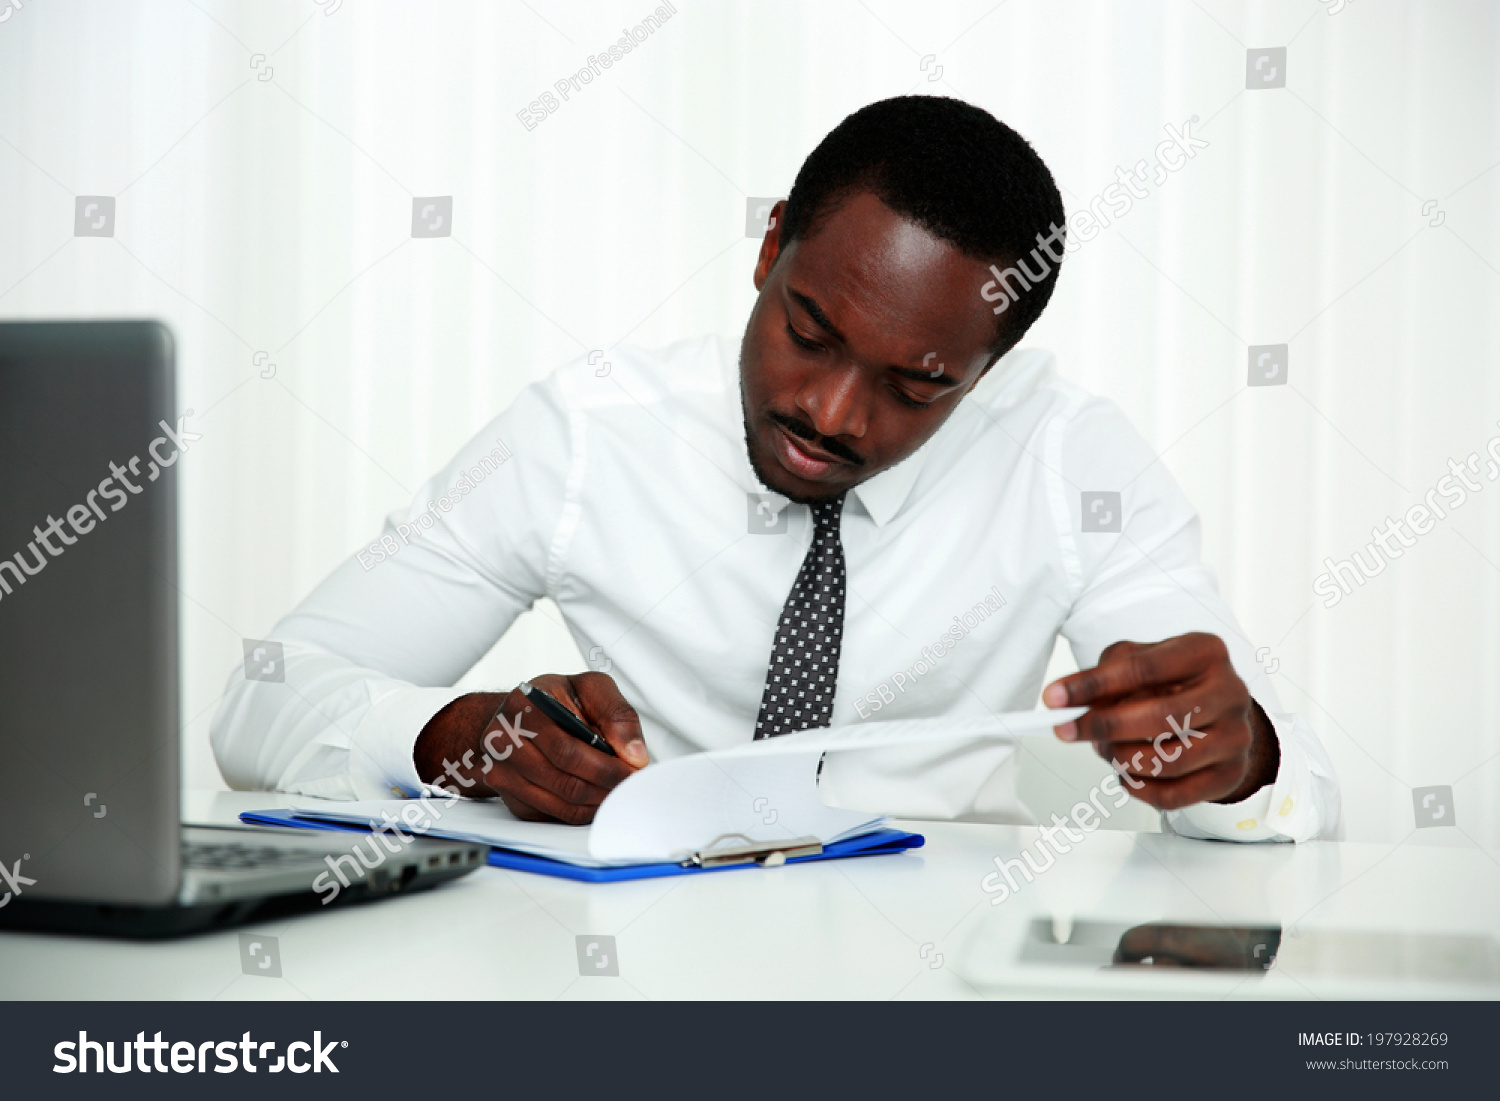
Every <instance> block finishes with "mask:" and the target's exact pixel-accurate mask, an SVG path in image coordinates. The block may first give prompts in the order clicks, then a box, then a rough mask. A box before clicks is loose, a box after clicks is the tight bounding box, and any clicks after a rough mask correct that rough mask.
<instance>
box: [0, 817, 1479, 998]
mask: <svg viewBox="0 0 1500 1101" xmlns="http://www.w3.org/2000/svg"><path fill="white" fill-rule="evenodd" d="M293 802H296V800H294V799H293V800H289V799H287V798H286V797H279V796H274V795H272V796H268V795H265V794H244V793H235V794H227V793H219V794H217V795H211V794H205V795H201V796H198V797H196V798H193V799H190V800H189V802H188V808H187V816H188V817H189V818H190V819H191V820H194V821H218V822H224V821H234V820H235V815H236V814H237V813H238V812H239V811H240V810H247V809H255V808H265V807H270V806H276V805H289V804H290V803H293ZM905 825H906V826H907V828H911V829H914V830H916V831H918V832H920V833H923V834H925V835H926V837H927V847H926V848H924V849H920V850H918V851H916V852H915V853H909V854H905V855H900V856H882V857H872V858H864V859H851V860H837V861H827V862H821V863H814V864H808V865H801V866H796V865H793V866H789V867H783V868H776V869H761V868H751V869H743V870H735V871H724V872H715V873H712V874H704V875H695V876H682V877H675V878H671V879H655V880H642V881H636V882H629V883H615V884H583V883H575V882H571V881H566V880H559V879H551V878H546V877H543V876H535V875H525V874H521V873H517V872H508V871H500V870H497V869H493V868H484V869H481V870H480V871H478V872H476V873H475V874H473V875H470V876H467V877H465V878H464V879H462V880H459V881H457V882H456V883H453V884H450V885H448V886H445V887H441V888H438V889H437V890H434V891H429V892H425V893H419V894H416V895H412V896H410V897H397V898H393V899H389V900H386V901H381V902H377V903H374V904H371V905H363V906H354V907H349V908H343V909H335V910H332V911H328V912H320V913H314V914H308V915H305V916H299V917H296V918H292V919H288V920H283V921H278V922H272V923H270V924H268V925H263V926H262V925H257V926H251V927H249V930H248V931H254V932H256V933H260V934H265V935H269V936H274V937H276V938H277V939H278V946H279V950H280V956H281V965H282V973H283V977H282V978H280V979H268V978H261V977H259V976H251V975H246V974H244V973H243V972H242V970H241V965H240V955H239V941H238V938H237V936H236V931H229V932H224V933H213V934H208V935H204V936H198V937H191V938H187V939H185V940H179V941H171V942H161V943H130V942H124V941H106V940H95V939H88V938H80V937H60V936H48V935H39V934H24V933H5V934H0V997H5V998H146V999H155V998H169V999H170V998H187V999H215V998H222V999H278V998H293V999H302V998H311V999H326V998H359V999H380V1000H398V999H410V998H526V999H533V998H536V999H551V998H583V999H617V998H618V999H629V998H652V999H663V998H713V999H752V998H881V999H884V998H980V997H1026V998H1038V997H1041V998H1045V997H1057V996H1061V997H1077V996H1084V997H1131V998H1136V997H1157V996H1159V997H1173V998H1180V997H1193V998H1197V997H1208V998H1221V997H1229V998H1313V997H1317V998H1336V997H1356V998H1358V997H1373V998H1405V997H1423V998H1476V997H1477V998H1495V997H1500V962H1497V961H1500V955H1497V953H1500V945H1497V943H1496V938H1497V934H1500V864H1497V863H1496V862H1495V860H1494V859H1493V858H1492V857H1491V856H1490V855H1489V854H1487V853H1485V852H1482V851H1479V850H1474V849H1451V848H1434V847H1429V846H1425V845H1423V844H1421V839H1420V837H1417V838H1415V839H1408V841H1407V842H1405V843H1403V844H1400V845H1377V844H1354V843H1333V842H1320V843H1313V844H1309V845H1302V846H1296V847H1293V846H1289V845H1276V846H1269V845H1268V846H1259V845H1232V844H1222V843H1213V842H1202V841H1188V840H1183V839H1181V838H1176V837H1171V836H1164V835H1160V834H1129V833H1111V832H1104V831H1100V832H1097V833H1094V834H1091V835H1089V836H1087V837H1086V839H1085V840H1084V841H1083V842H1082V843H1081V844H1079V845H1077V846H1075V847H1074V848H1073V850H1072V851H1071V852H1069V853H1067V854H1065V855H1062V856H1059V857H1058V858H1057V861H1056V864H1055V865H1054V866H1053V867H1052V868H1051V869H1049V870H1047V871H1045V872H1044V873H1042V874H1041V875H1040V876H1038V877H1037V879H1036V881H1035V882H1034V883H1032V884H1030V885H1025V884H1023V885H1022V888H1021V890H1020V891H1019V892H1018V893H1017V894H1015V895H1014V896H1012V897H1011V898H1010V899H1009V900H1008V901H1006V902H1005V903H1004V904H1002V905H1000V906H992V905H991V904H990V898H991V897H992V896H989V895H986V894H985V893H984V891H983V890H982V889H981V886H980V884H981V881H982V880H983V878H984V877H985V876H986V875H988V874H989V873H990V872H991V871H993V870H994V863H993V858H994V857H995V856H997V855H998V856H1003V857H1007V858H1008V857H1014V856H1017V855H1019V854H1020V852H1021V850H1022V849H1023V848H1024V847H1027V846H1030V845H1031V844H1032V843H1033V842H1034V841H1035V839H1036V838H1037V835H1038V831H1037V830H1035V829H1032V828H1027V827H1016V826H981V825H959V824H949V823H943V824H936V823H908V824H905ZM1037 917H1042V918H1045V919H1048V921H1049V925H1050V924H1051V923H1053V922H1055V923H1056V924H1057V925H1058V926H1059V927H1060V928H1059V931H1060V932H1064V933H1065V932H1066V926H1067V923H1068V921H1069V920H1070V919H1075V920H1076V921H1078V922H1082V921H1083V920H1085V919H1090V918H1092V919H1101V920H1105V921H1115V922H1122V923H1126V924H1131V925H1133V924H1138V923H1144V922H1152V921H1172V922H1180V923H1204V924H1210V923H1213V924H1231V925H1273V926H1274V925H1282V926H1284V927H1285V929H1286V931H1285V934H1284V936H1283V940H1282V952H1281V956H1280V958H1279V959H1278V961H1277V966H1276V967H1275V968H1273V969H1272V970H1271V971H1270V972H1267V973H1263V974H1262V973H1247V972H1243V971H1238V972H1208V971H1182V970H1162V969H1157V968H1152V967H1131V968H1110V969H1101V968H1100V967H1099V966H1098V964H1097V962H1096V963H1094V964H1091V965H1052V964H1035V963H1023V962H1020V960H1019V958H1018V957H1019V955H1020V951H1021V947H1022V943H1023V939H1024V937H1025V933H1026V929H1027V927H1028V925H1029V924H1030V923H1031V922H1032V920H1033V919H1034V918H1037ZM241 931H246V930H241ZM1329 931H1339V932H1341V933H1365V934H1387V933H1388V934H1406V935H1408V937H1407V939H1401V938H1399V937H1398V938H1396V939H1394V940H1391V941H1389V942H1384V941H1382V940H1381V938H1380V937H1378V936H1377V937H1374V938H1370V937H1363V938H1361V937H1343V938H1339V939H1332V938H1330V937H1328V936H1325V934H1327V933H1328V932H1329ZM600 934H603V935H610V936H613V937H615V938H616V942H617V952H618V958H619V967H620V975H619V977H618V978H609V977H598V976H594V975H590V976H587V977H584V976H580V974H579V968H578V962H577V956H576V951H575V937H576V936H578V935H600ZM1411 935H1420V937H1421V938H1423V939H1421V940H1413V939H1410V937H1411ZM1476 936H1478V937H1483V938H1486V939H1487V940H1486V942H1485V943H1481V944H1476V942H1474V941H1472V940H1469V941H1466V940H1462V939H1456V938H1468V937H1476ZM1486 944H1487V946H1486ZM1309 945H1311V946H1316V947H1314V948H1312V949H1308V950H1304V949H1305V946H1309ZM1341 945H1342V948H1340V946H1341Z"/></svg>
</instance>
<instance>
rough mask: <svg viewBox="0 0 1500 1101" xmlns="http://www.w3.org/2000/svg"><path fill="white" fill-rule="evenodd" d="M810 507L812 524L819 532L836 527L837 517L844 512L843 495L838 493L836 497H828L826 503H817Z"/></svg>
mask: <svg viewBox="0 0 1500 1101" xmlns="http://www.w3.org/2000/svg"><path fill="white" fill-rule="evenodd" d="M811 507H812V514H813V524H814V525H815V526H816V527H817V530H819V531H826V530H827V529H829V528H831V527H837V526H838V522H839V517H840V516H841V515H843V512H844V495H843V494H842V493H840V494H839V495H838V496H837V497H830V498H828V500H826V501H819V502H817V503H816V504H814V505H813V506H811Z"/></svg>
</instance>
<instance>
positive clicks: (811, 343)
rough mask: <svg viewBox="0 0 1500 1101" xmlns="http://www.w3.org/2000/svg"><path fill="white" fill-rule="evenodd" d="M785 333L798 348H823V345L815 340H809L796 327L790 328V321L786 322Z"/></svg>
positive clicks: (812, 350) (815, 350) (810, 350)
mask: <svg viewBox="0 0 1500 1101" xmlns="http://www.w3.org/2000/svg"><path fill="white" fill-rule="evenodd" d="M786 335H787V336H789V337H791V338H792V343H793V344H795V345H797V347H799V348H806V349H807V350H808V351H809V352H820V351H822V350H823V345H821V344H819V343H818V342H817V341H816V340H809V339H807V337H805V336H803V335H802V334H801V333H799V332H798V331H797V330H796V329H794V328H792V323H791V322H790V321H788V322H787V326H786Z"/></svg>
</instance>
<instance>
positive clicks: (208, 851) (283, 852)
mask: <svg viewBox="0 0 1500 1101" xmlns="http://www.w3.org/2000/svg"><path fill="white" fill-rule="evenodd" d="M322 856H323V854H322V853H321V852H315V851H313V850H312V849H278V848H273V847H272V846H270V845H243V844H240V843H238V842H219V841H184V842H183V843H182V862H183V865H184V866H185V867H188V868H207V869H212V870H220V869H227V868H272V867H276V866H278V865H285V864H305V863H307V862H308V861H310V860H318V859H320V858H321V857H322Z"/></svg>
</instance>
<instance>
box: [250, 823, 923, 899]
mask: <svg viewBox="0 0 1500 1101" xmlns="http://www.w3.org/2000/svg"><path fill="white" fill-rule="evenodd" d="M240 821H241V822H244V823H245V824H246V825H249V826H290V827H293V828H294V829H304V830H305V829H313V830H343V831H346V832H350V833H369V832H370V831H369V829H368V828H367V827H365V826H357V825H354V824H353V823H350V822H321V821H316V820H309V819H305V818H291V817H288V816H287V815H286V813H285V811H281V810H260V811H255V810H252V811H245V812H244V813H243V814H241V815H240ZM433 839H434V840H444V838H438V837H435V836H434V837H433ZM925 844H927V839H926V838H925V837H923V836H922V835H921V834H919V833H907V832H905V831H904V830H892V829H883V830H875V831H874V832H873V833H867V834H863V835H862V836H860V837H850V838H847V839H845V840H843V841H834V842H832V843H830V844H827V845H824V846H823V851H822V852H821V853H816V854H812V855H809V856H792V857H788V858H787V861H786V862H787V863H788V864H805V863H807V862H809V861H813V860H837V859H839V858H841V857H846V856H880V855H882V854H885V853H899V852H906V851H907V850H908V849H920V848H921V847H922V846H923V845H925ZM489 865H490V867H492V868H506V869H509V870H510V871H513V872H533V873H535V874H537V875H550V876H556V877H557V878H559V879H574V880H577V881H579V882H580V883H620V882H623V881H625V880H627V879H659V878H661V877H663V876H669V875H696V874H698V873H699V872H729V871H734V870H736V869H738V868H755V867H759V865H757V864H754V863H748V864H722V865H711V866H709V867H706V868H705V867H695V866H692V865H683V864H676V863H672V862H667V863H662V864H629V865H626V866H624V867H619V868H588V867H581V866H579V865H577V864H569V863H567V862H566V861H563V860H551V859H549V858H547V857H545V856H532V855H530V854H529V853H520V852H516V851H514V850H512V849H502V848H497V847H495V846H491V847H490V857H489Z"/></svg>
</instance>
